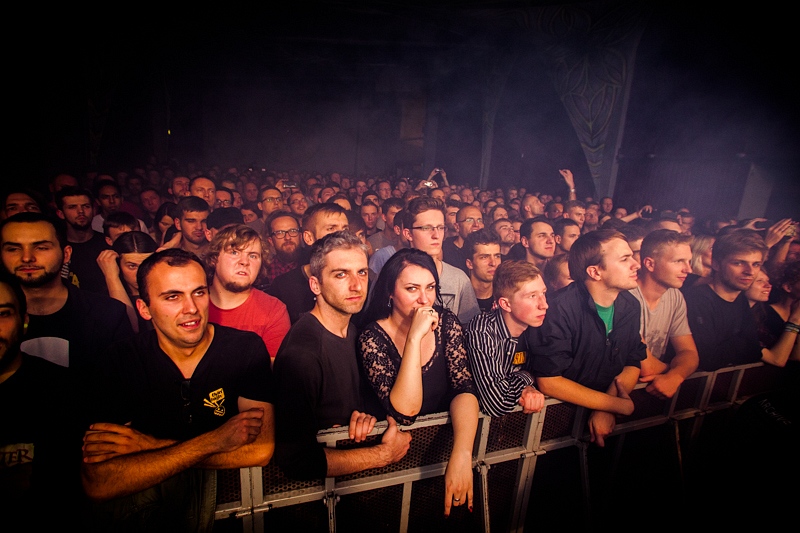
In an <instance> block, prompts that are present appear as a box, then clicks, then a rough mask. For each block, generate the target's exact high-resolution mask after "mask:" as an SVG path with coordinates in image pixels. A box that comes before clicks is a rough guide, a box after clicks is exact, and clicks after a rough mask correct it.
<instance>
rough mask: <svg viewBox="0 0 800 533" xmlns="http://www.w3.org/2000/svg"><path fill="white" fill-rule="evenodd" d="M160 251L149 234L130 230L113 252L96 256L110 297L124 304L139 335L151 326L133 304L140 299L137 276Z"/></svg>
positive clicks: (117, 241)
mask: <svg viewBox="0 0 800 533" xmlns="http://www.w3.org/2000/svg"><path fill="white" fill-rule="evenodd" d="M157 248H158V247H157V246H156V242H155V241H154V240H153V238H152V237H151V236H150V235H148V234H147V233H144V232H141V231H128V232H126V233H123V234H122V235H120V236H119V237H117V240H116V241H114V245H113V246H112V248H111V250H103V251H102V252H100V255H99V256H98V257H97V264H98V265H100V269H101V270H102V271H103V275H104V276H105V278H106V285H107V286H108V295H109V296H111V297H112V298H114V299H115V300H119V301H120V302H122V303H124V304H125V306H126V307H127V308H128V318H129V319H130V321H131V326H133V330H134V331H135V332H137V333H138V332H140V331H143V330H144V329H149V327H150V326H151V324H150V321H149V320H144V319H142V318H141V317H140V316H139V313H138V312H137V311H136V306H135V304H134V303H133V302H135V301H136V298H137V297H138V296H139V285H138V283H137V281H136V273H137V272H138V271H139V265H141V264H142V261H144V260H145V259H147V258H148V257H150V255H152V254H153V253H154V252H155V251H156V249H157Z"/></svg>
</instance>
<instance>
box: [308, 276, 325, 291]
mask: <svg viewBox="0 0 800 533" xmlns="http://www.w3.org/2000/svg"><path fill="white" fill-rule="evenodd" d="M308 287H309V288H310V289H311V292H313V293H314V296H319V295H320V294H321V293H322V289H321V287H320V286H319V279H317V277H316V276H309V278H308Z"/></svg>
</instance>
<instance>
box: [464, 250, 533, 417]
mask: <svg viewBox="0 0 800 533" xmlns="http://www.w3.org/2000/svg"><path fill="white" fill-rule="evenodd" d="M546 290H547V289H546V288H545V285H544V280H543V279H542V275H541V272H540V271H539V269H538V268H536V267H535V266H533V265H532V264H531V263H528V262H527V261H504V262H503V263H501V264H500V266H499V267H497V270H496V271H495V274H494V279H493V281H492V292H493V294H494V297H495V299H496V302H497V309H494V310H492V311H489V312H486V313H481V314H480V315H478V316H476V317H475V318H473V319H472V320H471V321H470V323H469V325H468V326H467V328H466V331H465V342H466V345H467V355H468V357H469V363H470V369H471V370H472V374H473V377H474V381H475V385H476V386H477V388H478V393H479V397H480V406H481V411H483V412H484V413H486V414H489V415H492V416H501V415H504V414H507V413H510V412H511V411H513V410H514V408H515V407H516V406H517V405H521V406H522V410H523V412H525V413H538V412H539V411H541V410H542V408H543V407H544V395H543V394H542V393H541V392H539V391H538V390H536V387H535V386H534V379H533V376H532V375H531V373H530V372H529V371H528V370H527V364H528V353H527V351H526V350H525V348H524V347H520V344H519V338H520V336H521V335H522V334H523V333H524V332H525V330H527V329H528V327H539V326H541V325H542V322H543V321H544V318H545V314H546V312H547V300H546V297H545V292H546Z"/></svg>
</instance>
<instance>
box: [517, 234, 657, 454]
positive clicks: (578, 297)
mask: <svg viewBox="0 0 800 533" xmlns="http://www.w3.org/2000/svg"><path fill="white" fill-rule="evenodd" d="M638 270H639V264H638V263H637V262H636V261H634V260H633V253H632V252H631V249H630V247H629V246H628V243H627V242H626V241H625V238H624V236H623V235H622V234H620V233H618V232H615V231H612V230H597V231H593V232H591V233H587V234H585V235H581V236H580V237H579V238H578V240H576V241H575V243H574V244H573V245H572V248H571V249H570V251H569V272H570V276H571V277H572V279H573V280H575V281H574V283H570V284H569V285H567V286H566V287H564V288H563V289H561V290H560V291H558V292H557V293H556V294H555V295H554V298H553V299H552V301H550V307H549V311H548V312H547V317H546V318H545V321H544V325H543V326H542V327H541V328H536V329H529V330H528V332H527V341H528V342H527V345H528V347H529V348H530V349H531V351H532V353H533V354H534V355H533V357H532V359H531V370H532V371H533V375H534V376H535V377H536V385H537V387H538V388H539V390H540V391H542V392H543V393H544V394H545V395H547V396H552V397H553V398H557V399H559V400H562V401H565V402H570V403H574V404H576V405H580V406H583V407H586V408H587V409H591V410H592V412H591V414H590V416H589V430H590V433H591V440H592V442H595V443H596V444H597V445H598V446H604V445H605V439H606V437H607V436H608V435H609V434H610V433H611V432H612V431H613V430H614V425H615V423H616V415H630V414H631V413H632V412H633V407H634V406H633V402H632V401H631V399H630V397H629V393H630V391H631V390H633V388H634V386H635V385H636V382H637V380H638V379H639V369H640V367H641V361H642V360H644V359H645V357H646V356H647V352H646V348H645V345H644V344H643V343H642V341H641V336H640V334H639V321H640V319H639V313H640V309H639V302H638V301H637V300H636V298H634V297H633V296H632V295H631V294H629V293H628V290H629V289H633V288H635V287H636V278H637V274H636V273H637V271H638Z"/></svg>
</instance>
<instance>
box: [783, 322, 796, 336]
mask: <svg viewBox="0 0 800 533" xmlns="http://www.w3.org/2000/svg"><path fill="white" fill-rule="evenodd" d="M783 331H789V332H794V333H798V334H800V325H797V324H794V323H792V322H786V324H785V325H784V326H783Z"/></svg>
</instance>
